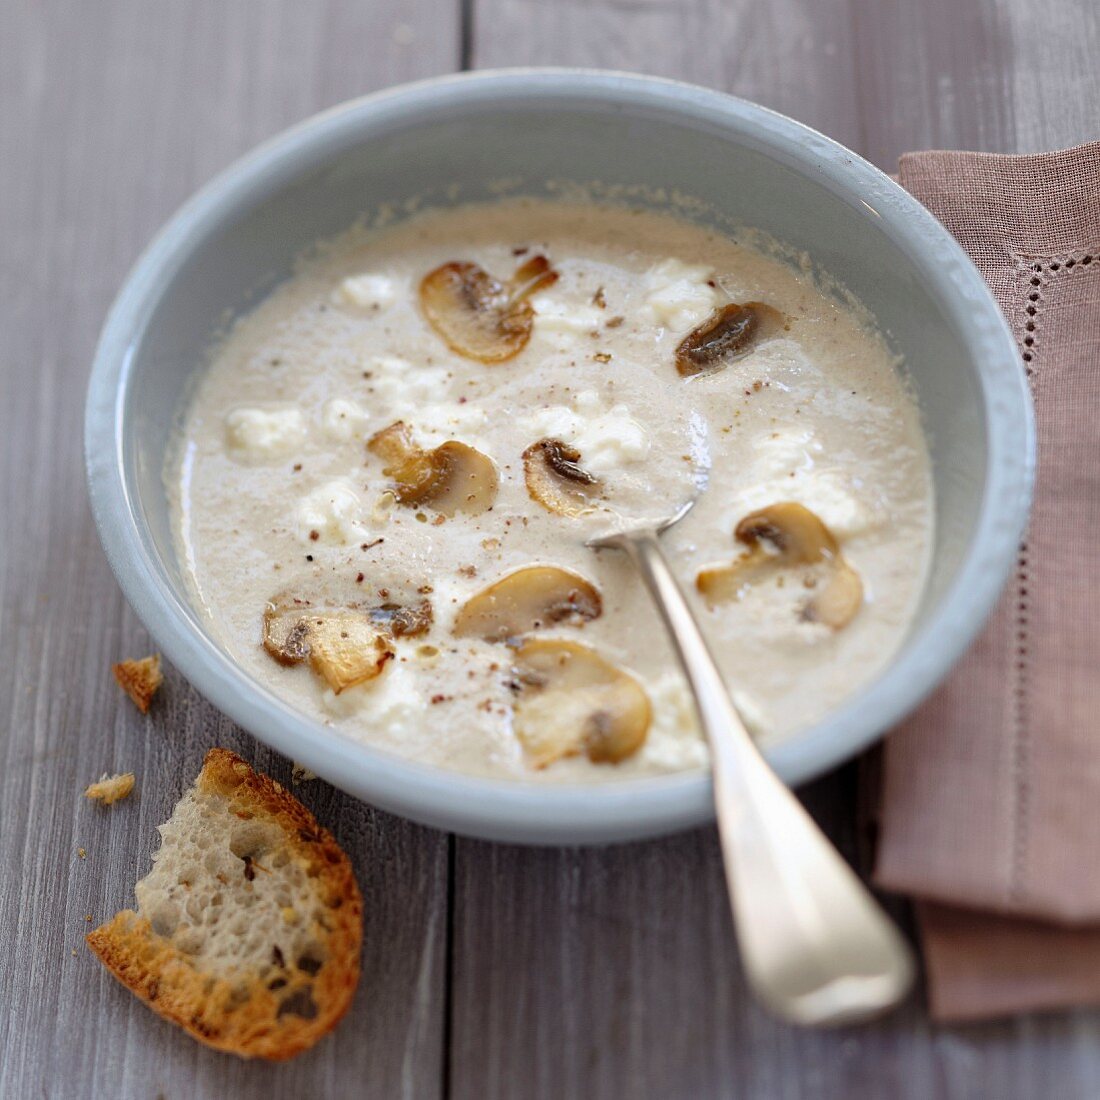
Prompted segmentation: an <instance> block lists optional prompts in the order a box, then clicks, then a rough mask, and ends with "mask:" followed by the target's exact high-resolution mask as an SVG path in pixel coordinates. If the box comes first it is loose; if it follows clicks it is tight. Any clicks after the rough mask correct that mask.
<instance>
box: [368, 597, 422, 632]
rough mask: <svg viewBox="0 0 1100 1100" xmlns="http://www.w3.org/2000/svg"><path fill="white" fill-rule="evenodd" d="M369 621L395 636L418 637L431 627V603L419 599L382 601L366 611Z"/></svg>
mask: <svg viewBox="0 0 1100 1100" xmlns="http://www.w3.org/2000/svg"><path fill="white" fill-rule="evenodd" d="M367 614H368V615H370V618H371V621H372V622H373V623H375V624H377V625H378V626H381V627H384V628H385V629H387V630H388V631H389V632H390V633H391V634H392V635H393V636H394V637H395V638H418V637H419V636H420V635H421V634H427V633H428V631H429V630H431V628H432V618H433V613H432V604H431V601H430V600H421V601H420V602H419V603H417V604H412V605H408V606H406V605H402V604H399V603H384V604H380V605H379V606H378V607H372V608H371V609H370V611H368V612H367Z"/></svg>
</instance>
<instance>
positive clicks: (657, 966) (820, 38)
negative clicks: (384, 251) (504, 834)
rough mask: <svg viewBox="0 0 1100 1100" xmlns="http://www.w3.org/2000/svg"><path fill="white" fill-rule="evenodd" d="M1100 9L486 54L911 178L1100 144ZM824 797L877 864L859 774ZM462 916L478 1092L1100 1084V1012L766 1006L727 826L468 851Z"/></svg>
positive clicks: (974, 0)
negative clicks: (924, 158) (944, 156)
mask: <svg viewBox="0 0 1100 1100" xmlns="http://www.w3.org/2000/svg"><path fill="white" fill-rule="evenodd" d="M1087 8H1088V4H1087V3H1080V4H1077V5H1074V4H1067V5H1065V6H1064V7H1063V8H1062V10H1061V11H1060V12H1059V14H1058V15H1057V16H1052V13H1051V12H1050V9H1049V7H1048V6H1043V8H1042V10H1041V11H1040V10H1038V9H1037V8H1036V6H1033V5H1029V4H1027V3H1026V2H1025V0H997V2H996V3H993V2H990V0H965V2H961V0H932V2H931V3H929V4H919V5H915V4H911V3H908V2H907V0H888V2H880V0H847V2H842V3H833V2H832V0H827V2H826V3H814V2H811V0H782V2H779V3H775V4H769V5H761V4H755V3H751V2H750V0H727V2H725V3H720V2H717V0H715V2H713V3H711V2H708V0H680V2H675V0H671V2H666V0H633V2H629V0H598V2H591V0H589V2H587V3H583V4H582V3H579V2H573V0H565V2H562V3H543V2H539V0H476V4H475V12H474V15H475V18H474V24H473V35H472V51H471V52H472V57H473V59H474V61H475V63H476V64H477V65H478V66H479V67H481V66H496V65H515V64H530V63H538V64H563V65H600V66H605V67H615V68H621V69H628V70H631V69H634V70H643V71H648V72H656V73H658V74H660V75H667V76H674V77H682V78H684V79H688V80H692V81H694V82H697V83H701V84H707V85H711V86H715V87H719V88H723V89H725V90H728V91H732V92H736V93H738V94H742V95H746V96H747V97H749V98H752V99H755V100H757V101H759V102H762V103H765V104H767V105H769V106H773V107H776V108H778V109H780V110H783V111H785V112H787V113H789V114H792V115H794V116H795V117H797V118H800V119H802V120H804V121H807V122H809V123H811V124H812V125H815V126H817V127H819V128H820V129H822V130H824V131H825V132H827V133H829V134H831V135H832V136H834V137H836V138H838V139H839V140H841V141H843V142H845V143H847V144H849V145H851V146H853V147H854V148H856V149H857V151H860V152H864V153H865V154H867V155H870V156H871V157H872V158H873V159H874V160H876V161H877V162H878V163H880V164H881V165H882V166H883V167H887V168H890V167H892V165H893V163H894V162H895V161H896V157H897V155H898V153H900V152H901V151H903V150H905V149H912V148H922V147H929V146H937V145H939V146H944V145H946V146H952V145H962V146H973V147H978V148H988V149H1002V150H1013V149H1016V148H1021V149H1024V148H1038V147H1042V146H1048V145H1058V144H1068V143H1072V142H1075V141H1080V140H1085V139H1088V138H1091V137H1095V136H1097V133H1096V128H1097V125H1098V120H1097V118H1096V117H1094V116H1095V113H1094V112H1091V108H1092V105H1094V104H1095V102H1096V100H1097V93H1098V92H1100V87H1098V75H1097V71H1096V68H1095V65H1094V63H1093V61H1092V60H1090V54H1089V46H1087V45H1086V46H1083V45H1082V44H1081V41H1080V40H1081V39H1084V40H1085V42H1086V43H1091V51H1092V52H1091V57H1095V45H1096V42H1095V37H1096V36H1095V21H1094V20H1093V19H1092V13H1091V9H1090V10H1086V9H1087ZM1067 9H1068V11H1067ZM1090 28H1091V31H1090ZM1037 80H1041V81H1042V82H1043V83H1044V88H1043V89H1042V90H1041V92H1039V93H1038V94H1037V93H1036V92H1035V89H1034V84H1035V83H1036V81H1037ZM1090 112H1091V113H1090ZM802 794H803V796H804V798H805V799H806V800H807V802H808V804H809V805H810V806H811V809H812V810H813V811H814V812H815V814H816V815H817V817H818V819H819V820H820V821H821V822H822V824H823V826H824V827H825V828H826V830H827V831H828V832H829V833H830V834H831V835H832V836H833V837H834V839H836V840H837V842H838V843H839V845H840V847H841V849H842V850H843V851H845V852H846V853H847V854H848V855H849V856H850V857H852V856H854V854H855V852H856V849H857V839H858V838H857V837H856V835H855V813H854V804H855V798H856V773H855V770H854V769H853V768H851V767H849V768H845V769H841V770H840V771H839V772H838V773H835V774H834V775H832V776H829V777H826V778H824V779H822V780H820V781H819V782H817V783H815V784H813V785H812V786H811V787H809V788H807V789H806V790H804V791H803V792H802ZM898 911H899V913H900V912H901V911H902V910H901V908H900V907H898ZM454 921H455V949H454V963H453V968H454V979H455V980H454V987H453V989H452V1000H453V1006H454V1008H453V1018H452V1024H451V1027H452V1035H453V1046H452V1052H451V1094H452V1095H453V1096H455V1097H456V1098H465V1097H469V1098H471V1100H472V1098H478V1100H480V1098H482V1097H484V1098H496V1097H505V1096H511V1095H515V1093H516V1091H517V1090H521V1091H522V1094H523V1095H524V1096H525V1097H544V1096H545V1097H555V1098H557V1097H581V1096H583V1097H586V1098H590V1097H591V1098H597V1097H620V1096H630V1095H642V1096H661V1097H685V1098H686V1097H693V1098H695V1097H710V1096H745V1097H757V1096H766V1097H769V1098H788V1097H789V1098H792V1100H793V1098H799V1097H803V1096H813V1097H815V1098H823V1100H827V1098H830V1097H837V1098H841V1097H845V1098H846V1097H852V1096H883V1095H890V1096H896V1097H899V1098H908V1097H912V1098H913V1100H917V1098H921V1100H923V1098H924V1097H928V1096H943V1097H949V1098H950V1097H960V1098H961V1097H969V1096H975V1095H989V1096H998V1097H1003V1098H1012V1097H1021V1098H1023V1097H1029V1098H1030V1097H1032V1096H1036V1095H1043V1094H1044V1093H1048V1094H1051V1095H1057V1096H1059V1097H1063V1096H1065V1097H1082V1098H1084V1097H1086V1096H1091V1095H1094V1086H1095V1081H1096V1080H1097V1079H1100V1056H1098V1053H1097V1048H1098V1044H1097V1039H1098V1037H1100V1018H1098V1017H1097V1014H1095V1013H1073V1014H1065V1015H1060V1016H1059V1015H1055V1016H1050V1017H1043V1018H1025V1019H1021V1020H1015V1021H1007V1022H1002V1023H995V1024H989V1025H985V1026H979V1027H970V1028H954V1029H951V1028H933V1027H931V1026H930V1025H929V1023H928V1021H927V1018H926V1015H925V1013H924V1010H923V1007H922V1006H921V1005H920V1004H919V1001H917V1000H914V1001H913V1002H912V1003H911V1004H909V1005H907V1006H906V1007H905V1008H904V1009H903V1010H902V1011H901V1012H899V1013H897V1014H896V1015H894V1016H893V1017H891V1018H890V1019H888V1020H886V1021H883V1022H882V1023H880V1024H877V1025H874V1026H871V1027H867V1028H863V1029H859V1030H855V1029H848V1030H843V1031H839V1032H827V1033H815V1032H805V1031H797V1030H794V1029H791V1028H788V1027H785V1026H783V1025H780V1024H778V1023H776V1022H775V1021H773V1020H771V1019H770V1018H768V1017H766V1016H765V1015H764V1014H763V1013H762V1012H761V1011H760V1010H759V1009H758V1008H756V1006H754V1005H753V1004H752V1003H751V1002H750V1000H749V997H748V994H747V991H746V989H745V985H744V981H743V978H742V977H741V975H740V973H739V970H738V964H737V959H736V952H735V949H734V947H733V944H732V938H731V937H732V930H731V927H730V922H729V917H728V914H727V908H726V900H725V897H724V889H723V885H722V878H721V866H720V861H719V853H718V849H717V843H716V840H715V837H714V835H713V832H712V831H710V830H703V831H699V832H695V833H691V834H688V835H685V836H681V837H674V838H671V839H667V840H662V841H657V842H652V843H648V844H636V845H630V846H626V847H617V848H607V849H596V850H586V851H578V850H564V851H533V850H529V849H519V848H507V847H493V846H490V845H484V844H476V843H472V842H466V841H461V840H460V841H459V842H458V845H457V858H456V871H455V906H454Z"/></svg>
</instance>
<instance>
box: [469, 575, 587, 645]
mask: <svg viewBox="0 0 1100 1100" xmlns="http://www.w3.org/2000/svg"><path fill="white" fill-rule="evenodd" d="M602 609H603V601H602V600H601V599H600V594H599V592H598V591H597V590H596V589H595V588H594V587H593V585H592V584H591V583H590V582H589V581H586V580H585V579H584V577H581V576H578V575H577V574H576V573H570V572H569V571H568V570H566V569H559V568H558V567H557V566H555V565H529V566H527V567H526V568H524V569H517V570H516V572H514V573H508V574H506V575H505V576H503V577H501V578H500V580H498V581H494V582H493V584H491V585H489V586H488V587H487V588H483V589H482V590H481V591H480V592H477V593H475V594H474V595H473V596H471V597H470V598H469V599H468V600H467V601H466V603H465V604H463V605H462V608H461V610H460V611H459V613H458V615H457V616H456V618H455V624H454V632H455V634H456V635H457V636H458V637H460V638H484V639H485V641H487V642H503V641H507V640H509V639H511V638H518V637H519V636H520V635H522V634H527V633H529V632H530V631H532V630H539V629H540V628H542V627H546V626H553V625H556V624H559V623H566V624H570V625H580V624H583V623H585V622H588V621H589V620H591V619H595V618H597V617H598V616H599V614H600V612H601V610H602Z"/></svg>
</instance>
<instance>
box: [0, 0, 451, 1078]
mask: <svg viewBox="0 0 1100 1100" xmlns="http://www.w3.org/2000/svg"><path fill="white" fill-rule="evenodd" d="M0 9H2V10H0V102H2V103H3V105H4V106H3V110H0V241H2V242H3V243H2V246H0V314H2V316H3V323H2V325H0V331H2V333H3V339H2V341H0V379H2V389H0V397H2V400H0V440H2V444H0V446H2V451H0V516H2V517H3V519H2V521H0V586H2V600H0V835H2V838H3V840H2V843H0V929H3V932H0V943H2V944H3V952H2V959H3V965H0V1005H2V1006H3V1007H2V1009H0V1095H2V1096H4V1097H10V1098H12V1100H17V1098H20V1100H21V1098H23V1097H31V1096H48V1097H66V1098H68V1097H78V1096H87V1097H102V1096H117V1097H150V1098H152V1097H155V1096H157V1095H163V1096H165V1097H171V1098H175V1097H181V1098H182V1097H227V1096H232V1097H248V1096H255V1097H265V1098H271V1097H275V1096H305V1095H311V1096H340V1095H348V1094H350V1093H351V1092H352V1091H353V1090H356V1089H362V1088H364V1087H369V1089H370V1090H371V1092H372V1094H373V1095H377V1096H386V1097H391V1096H406V1097H431V1096H434V1095H438V1094H439V1093H440V1092H441V1089H442V1066H443V1047H442V1040H443V1022H444V1021H443V1013H442V1009H441V1006H442V1005H443V1004H444V1001H445V996H444V981H445V969H446V968H445V959H444V952H445V942H446V935H445V932H446V914H447V840H446V838H445V837H443V836H441V835H440V834H437V833H433V832H430V831H428V830H425V829H420V828H417V827H414V826H412V825H408V824H406V823H404V822H401V821H397V820H396V819H393V818H389V817H387V816H385V815H383V814H380V813H377V812H374V811H372V810H370V809H369V808H368V807H366V806H364V805H362V804H361V803H358V802H356V801H354V800H353V799H351V798H348V797H346V796H344V795H342V794H339V793H338V792H336V791H334V790H333V789H332V788H330V787H328V786H327V785H325V784H323V783H319V782H314V783H310V784H306V785H304V786H302V787H300V788H299V791H300V792H301V796H302V798H303V800H304V801H305V802H306V803H307V804H308V805H309V806H310V807H311V808H312V809H313V810H314V811H315V812H316V813H317V815H318V817H319V818H320V819H321V820H322V821H324V822H326V823H327V824H328V825H330V826H331V827H332V828H333V829H334V831H335V832H336V834H337V836H338V838H339V840H340V841H341V842H342V843H343V844H344V846H345V847H346V848H347V850H348V851H349V853H350V854H351V856H352V859H353V860H354V862H355V865H356V869H357V872H358V875H359V881H360V884H361V886H362V888H363V892H364V895H365V900H366V924H367V934H366V950H365V954H364V959H363V979H362V983H361V986H360V992H359V996H358V998H357V1000H356V1003H355V1005H354V1007H353V1009H352V1011H351V1013H350V1016H349V1018H348V1019H347V1020H346V1021H345V1022H344V1024H343V1026H342V1027H341V1028H340V1029H339V1031H338V1032H337V1033H336V1035H335V1036H334V1037H332V1038H330V1039H328V1040H326V1041H325V1042H323V1043H322V1044H320V1046H318V1047H317V1048H316V1049H315V1050H314V1051H312V1052H310V1053H309V1054H307V1055H305V1056H303V1057H302V1058H300V1059H299V1060H297V1061H295V1062H294V1063H292V1064H290V1065H287V1066H281V1067H273V1066H267V1065H253V1064H246V1063H243V1062H239V1061H237V1060H236V1059H233V1058H230V1057H226V1056H224V1055H220V1054H216V1053H214V1052H212V1051H208V1050H206V1049H205V1048H203V1047H200V1046H199V1045H197V1044H196V1043H194V1042H191V1041H190V1040H187V1039H185V1038H183V1037H182V1036H181V1035H180V1034H179V1033H177V1032H176V1031H175V1030H174V1029H173V1028H171V1027H170V1026H169V1025H167V1024H165V1023H163V1022H162V1021H160V1020H159V1019H157V1018H156V1017H155V1016H154V1015H153V1014H152V1013H150V1012H149V1011H148V1010H147V1009H145V1008H144V1007H143V1006H141V1005H140V1004H138V1003H137V1002H136V1001H135V1000H134V999H133V998H132V997H130V996H129V995H128V994H126V993H125V992H124V991H123V990H122V989H121V987H120V986H118V985H117V984H116V983H115V982H114V981H113V980H112V979H111V978H110V977H109V976H108V975H107V974H106V973H105V972H104V971H103V970H102V968H101V967H100V966H99V964H98V963H97V962H96V961H95V959H94V958H92V957H91V955H90V954H89V953H88V952H87V951H86V949H85V948H84V946H83V935H84V932H85V931H86V930H87V929H88V928H89V927H90V925H89V923H88V920H87V918H90V920H91V921H92V922H99V921H101V920H103V919H105V918H106V917H109V916H110V915H111V914H112V913H114V912H115V911H116V910H117V909H119V908H122V907H124V906H127V905H129V904H131V903H132V884H133V882H134V880H135V879H136V878H137V877H139V876H140V875H142V874H144V872H145V870H146V869H147V868H148V863H149V853H150V852H151V851H152V849H153V848H154V847H155V846H156V833H155V826H156V825H157V824H158V823H159V822H160V821H162V820H164V819H165V818H166V817H167V816H168V813H169V811H170V808H171V806H172V804H173V802H174V801H175V800H176V798H178V796H179V794H180V793H181V792H182V790H183V789H184V787H186V786H187V785H188V783H189V782H190V780H191V778H192V777H193V776H194V774H195V773H196V771H197V769H198V767H199V765H200V763H201V759H202V756H203V753H204V752H205V750H206V749H207V748H209V747H210V746H211V745H215V744H220V745H226V746H228V747H231V748H233V749H236V750H237V751H239V752H241V753H243V754H244V755H245V756H247V757H248V758H249V759H251V760H252V761H254V762H255V763H256V765H257V766H258V767H260V768H262V769H264V770H266V771H269V772H270V773H271V774H273V775H274V776H275V777H276V778H278V779H280V780H282V781H284V782H285V781H288V780H289V764H288V762H287V761H284V760H281V759H279V758H277V757H275V755H274V754H273V753H271V752H269V751H268V750H266V749H264V748H262V747H261V746H259V745H258V744H257V743H256V742H255V741H253V740H252V738H250V737H248V736H247V735H245V734H244V733H243V732H242V731H240V730H238V729H236V728H234V727H233V726H232V725H231V724H230V723H229V722H227V721H226V720H225V719H224V718H222V717H221V716H220V715H218V714H217V713H216V712H215V711H214V709H213V708H212V707H210V706H209V705H207V704H206V703H205V702H204V701H203V700H202V699H200V698H199V697H198V695H197V694H196V693H195V692H194V691H193V690H191V689H190V688H189V687H188V685H187V684H186V683H184V682H182V680H181V679H180V678H179V677H178V676H177V675H175V674H174V673H173V672H172V671H171V670H169V672H168V680H167V683H166V685H165V687H164V689H163V692H162V695H161V697H160V698H159V699H158V700H157V702H156V703H155V705H154V707H153V709H152V712H151V713H150V715H149V717H148V718H147V719H143V718H142V717H141V716H140V715H139V714H138V713H137V711H136V709H135V708H134V707H133V706H132V705H131V704H130V703H129V701H128V700H126V699H125V697H124V696H123V695H122V693H121V692H120V691H119V690H118V688H117V687H116V686H115V685H114V683H113V681H112V680H111V677H110V673H109V666H110V663H111V662H112V661H115V660H118V659H120V658H122V657H124V656H140V655H143V654H144V653H146V652H148V650H149V648H150V643H149V640H148V638H147V637H146V636H145V634H144V632H143V631H142V629H141V628H140V627H139V625H138V624H137V622H136V620H135V618H134V616H133V615H132V614H131V612H130V611H129V610H128V609H127V608H126V606H125V604H124V601H123V599H122V597H121V595H120V593H119V591H118V589H117V587H116V585H115V582H114V580H113V578H112V577H111V575H110V572H109V570H108V568H107V564H106V561H105V559H104V557H103V554H102V552H101V550H100V549H99V546H98V543H97V540H96V537H95V534H94V531H93V529H92V523H91V519H90V517H89V514H88V510H87V505H86V503H85V500H86V497H85V490H84V477H83V467H82V460H81V443H80V440H81V420H82V413H83V398H84V386H85V381H86V378H87V372H88V366H89V363H90V360H91V354H92V349H93V346H94V341H95V337H96V333H97V330H98V328H99V325H100V323H101V321H102V318H103V315H104V312H105V311H106V308H107V306H108V304H109V302H110V300H111V298H112V296H113V294H114V292H115V290H116V288H117V286H118V284H119V282H120V281H121V279H122V277H123V275H124V273H125V271H126V268H127V267H128V266H129V264H130V263H131V262H132V260H133V259H134V258H135V256H136V255H137V253H138V251H139V250H140V249H141V248H142V247H143V245H144V243H145V242H146V240H147V239H148V238H149V237H150V235H151V234H152V233H153V232H154V230H155V229H156V228H157V226H159V225H160V223H161V222H163V221H164V219H165V218H166V217H167V216H168V215H169V214H170V213H171V212H172V210H173V209H174V208H175V207H176V206H177V205H178V203H180V202H181V201H182V200H183V199H184V198H186V196H187V195H188V194H189V193H190V192H191V191H192V190H194V188H195V187H196V186H198V185H199V184H200V183H202V182H203V181H204V180H206V179H207V178H208V177H209V176H210V175H211V174H213V173H214V172H215V171H217V170H218V169H219V168H221V167H222V166H223V165H224V164H226V163H227V162H228V161H229V160H231V159H232V158H233V157H235V156H236V155H238V154H239V153H241V152H243V151H245V150H246V149H248V148H249V147H251V146H252V145H253V144H255V143H256V142H257V141H259V140H261V139H262V138H264V137H267V136H268V135H270V134H272V133H274V132H276V131H278V130H280V129H282V128H283V127H284V126H286V125H288V124H289V123H291V122H295V121H297V120H298V119H300V118H302V117H304V116H306V115H308V114H310V113H312V112H313V111H316V110H318V109H320V108H322V107H325V106H328V105H329V104H331V103H334V102H337V101H339V100H341V99H345V98H348V97H350V96H353V95H357V94H360V93H362V92H364V91H367V90H370V89H372V88H375V87H379V86H382V85H386V84H389V83H393V82H395V81H401V80H406V79H411V78H414V77H418V76H423V75H428V74H430V73H433V72H438V71H445V70H448V69H451V68H453V67H454V66H455V64H456V63H457V58H458V48H459V34H458V23H457V9H455V10H451V8H450V7H447V8H444V9H443V10H440V9H439V8H438V7H437V5H435V4H433V3H431V2H430V0H413V2H407V0H392V2H388V0H387V2H381V3H372V4H371V5H362V4H355V3H347V2H323V3H318V2H314V3H312V4H308V5H307V4H301V3H298V2H297V0H280V2H271V0H266V2H262V3H261V2H260V0H249V2H247V3H245V2H238V3H233V4H226V3H224V2H223V0H200V2H191V0H189V2H188V3H185V4H162V5H156V6H155V8H154V7H152V6H150V5H149V4H146V3H143V2H142V0H111V2H110V3H104V4H85V3H81V2H80V0H71V2H67V3H62V2H56V0H49V2H45V3H38V2H32V0H26V2H23V0H20V2H16V3H11V2H8V3H5V4H4V5H0ZM130 769H132V770H133V771H135V772H136V773H137V777H138V791H137V794H136V796H135V797H131V798H130V799H129V800H128V801H126V802H123V803H120V804H119V805H117V806H115V807H113V808H111V809H109V810H106V809H103V808H102V807H97V806H94V805H92V804H89V803H88V802H87V801H86V800H85V799H83V798H82V797H81V791H82V789H83V787H84V785H85V784H86V783H87V782H89V781H90V780H92V779H95V778H98V777H99V775H100V773H101V772H103V771H116V770H119V771H121V770H130ZM80 848H83V849H84V850H85V852H86V857H85V858H80V856H79V854H78V849H80ZM74 952H75V955H74Z"/></svg>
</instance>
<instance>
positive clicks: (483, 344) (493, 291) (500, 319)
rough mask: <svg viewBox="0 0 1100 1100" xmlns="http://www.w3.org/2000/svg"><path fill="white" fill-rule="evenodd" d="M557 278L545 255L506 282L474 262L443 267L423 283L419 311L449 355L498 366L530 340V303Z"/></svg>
mask: <svg viewBox="0 0 1100 1100" xmlns="http://www.w3.org/2000/svg"><path fill="white" fill-rule="evenodd" d="M557 278H558V274H557V272H556V271H554V270H553V269H552V268H551V267H550V262H549V260H547V259H546V257H545V256H533V257H532V258H531V259H529V260H528V261H527V262H526V263H525V264H523V265H522V267H520V268H518V269H517V271H516V273H515V274H514V275H513V276H512V278H511V279H509V280H508V282H506V283H502V282H500V280H499V279H496V278H494V277H493V276H492V275H490V274H489V272H487V271H486V270H485V269H484V268H483V267H479V266H478V265H477V264H474V263H460V262H456V263H448V264H443V265H442V266H441V267H437V268H436V269H435V270H434V271H431V272H429V273H428V274H427V275H425V276H424V278H423V279H422V280H421V283H420V308H421V309H422V310H423V312H424V316H425V318H427V321H428V323H429V324H430V325H431V326H432V328H434V329H435V331H436V332H437V333H438V334H439V335H440V336H441V337H442V338H443V340H444V341H445V343H446V344H447V346H448V347H449V348H450V349H451V350H452V351H454V352H457V353H458V354H459V355H464V356H466V358H467V359H478V360H480V361H481V362H482V363H502V362H503V361H504V360H505V359H511V358H512V356H514V355H517V354H518V353H519V352H520V351H521V350H522V349H523V348H524V346H525V345H526V344H527V341H528V340H530V339H531V327H532V323H533V320H534V316H535V311H534V310H533V309H532V308H531V303H530V301H528V299H529V298H530V297H531V296H532V295H533V294H535V293H537V292H538V291H540V290H542V289H543V288H544V287H548V286H550V285H551V284H553V283H554V282H556V281H557Z"/></svg>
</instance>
